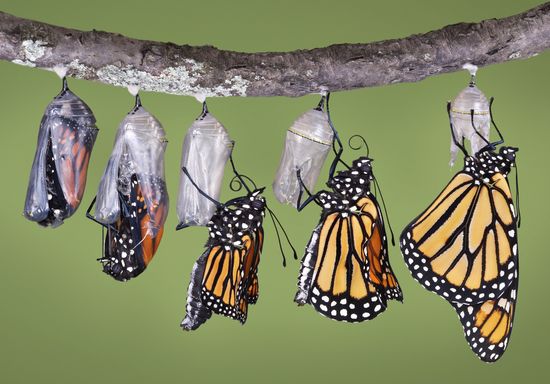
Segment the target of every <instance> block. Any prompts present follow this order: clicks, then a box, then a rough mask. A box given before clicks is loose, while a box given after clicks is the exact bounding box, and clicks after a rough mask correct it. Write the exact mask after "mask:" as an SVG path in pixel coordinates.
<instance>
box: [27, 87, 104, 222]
mask: <svg viewBox="0 0 550 384" xmlns="http://www.w3.org/2000/svg"><path fill="white" fill-rule="evenodd" d="M95 122H96V120H95V117H94V115H93V113H92V111H91V110H90V108H89V107H88V105H86V103H85V102H84V101H82V100H81V99H80V98H79V97H78V96H76V95H75V94H74V93H73V92H71V90H70V89H69V88H68V86H67V79H66V78H65V77H63V88H62V90H61V92H60V93H59V94H58V95H57V96H56V97H55V98H54V99H53V101H52V102H51V103H50V104H49V105H48V107H47V108H46V111H45V112H44V116H43V117H42V121H41V122H40V129H39V132H38V143H37V148H36V153H35V156H34V161H33V164H32V168H31V174H30V177H29V186H28V189H27V198H26V201H25V210H24V214H25V217H26V218H27V219H29V220H32V221H36V222H38V224H40V225H42V226H45V227H47V226H51V227H57V226H59V225H61V224H63V220H65V219H66V218H68V217H70V216H72V214H73V213H75V211H76V209H77V208H78V206H79V205H80V201H81V200H82V196H83V195H84V189H85V187H86V176H87V172H88V163H89V161H90V155H91V154H92V148H93V146H94V142H95V139H96V136H97V132H98V131H99V130H98V129H97V127H96V126H95Z"/></svg>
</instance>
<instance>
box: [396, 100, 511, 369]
mask: <svg viewBox="0 0 550 384" xmlns="http://www.w3.org/2000/svg"><path fill="white" fill-rule="evenodd" d="M492 103H493V99H492V98H491V101H490V106H491V107H492ZM447 111H448V113H449V117H450V112H451V105H450V103H449V104H448V106H447ZM471 112H472V113H471V118H472V126H473V128H474V130H475V131H476V132H477V129H476V127H475V126H474V120H473V119H474V111H473V110H472V111H471ZM490 114H491V123H492V124H493V126H494V127H495V129H496V131H497V132H498V134H499V136H500V140H499V141H497V142H493V143H491V142H489V141H488V140H487V139H485V138H484V137H483V136H482V135H481V134H479V136H480V137H482V139H483V140H484V141H485V142H486V145H485V146H484V147H483V148H481V149H480V150H479V151H478V152H477V153H475V154H474V155H473V156H469V155H468V152H467V151H466V149H465V147H464V145H463V143H460V142H459V141H458V140H457V139H456V137H455V135H454V130H453V126H452V123H451V135H452V138H453V140H454V142H455V144H456V145H457V146H458V147H459V148H460V149H461V151H462V152H463V153H464V156H465V159H464V168H463V170H462V171H460V172H458V173H457V174H456V175H455V176H454V177H453V179H452V180H451V181H450V183H449V184H448V185H447V187H446V188H445V189H444V190H443V192H441V194H440V195H439V196H438V197H437V198H436V199H435V201H434V202H433V203H432V204H431V205H430V206H429V207H428V208H427V209H426V210H425V211H424V212H423V213H421V214H420V215H419V216H418V217H417V218H416V219H414V220H413V221H412V222H411V223H410V224H409V225H408V226H407V227H406V228H405V229H404V230H403V233H402V234H401V242H400V246H401V251H402V253H403V256H404V258H405V261H406V264H407V266H408V268H409V270H410V272H411V273H412V275H413V277H414V278H415V279H416V280H417V281H418V282H420V283H421V284H422V285H423V286H424V288H426V289H427V290H429V291H432V292H435V293H436V294H438V295H439V296H442V297H443V298H445V299H446V300H447V301H449V302H450V303H451V304H452V305H453V306H454V307H455V309H456V310H457V312H458V313H459V317H460V320H461V322H462V324H463V326H464V329H465V332H466V338H467V340H468V342H469V343H470V346H471V347H472V350H473V351H474V352H475V353H476V354H477V355H478V356H479V357H480V358H481V359H482V360H484V361H487V362H492V361H496V360H497V359H498V358H499V357H500V356H501V355H502V353H503V352H504V348H506V345H507V340H508V337H509V334H510V332H511V326H512V319H513V315H514V312H515V310H514V308H515V302H516V296H517V280H518V266H519V265H518V261H519V260H518V243H517V228H518V226H519V213H516V209H515V208H514V203H513V199H512V194H511V192H510V187H509V185H508V180H507V175H508V173H509V172H510V170H511V168H512V167H515V166H516V164H515V159H516V152H517V151H518V148H514V147H506V146H502V147H500V149H499V151H498V152H497V151H496V147H497V146H498V145H501V144H503V143H504V140H503V138H502V134H501V133H500V131H499V130H498V128H497V126H496V124H495V122H494V120H493V118H492V112H491V113H490ZM516 185H517V171H516ZM516 191H517V187H516ZM516 197H517V198H518V196H516ZM518 201H519V200H518ZM501 315H502V316H501ZM497 319H501V320H502V321H503V322H500V320H499V322H496V321H497ZM495 322H496V323H495Z"/></svg>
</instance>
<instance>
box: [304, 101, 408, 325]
mask: <svg viewBox="0 0 550 384" xmlns="http://www.w3.org/2000/svg"><path fill="white" fill-rule="evenodd" d="M327 113H328V96H327ZM329 122H330V125H331V126H332V122H331V121H330V118H329ZM333 129H334V128H333ZM334 133H335V136H334V138H335V140H336V142H337V143H338V144H339V145H340V148H339V150H338V152H337V155H336V158H335V159H334V161H333V163H332V166H331V170H330V173H329V180H328V182H327V185H328V187H329V188H330V189H331V190H332V191H320V192H317V193H316V194H314V195H312V194H311V193H310V192H309V191H308V189H307V187H306V186H305V185H304V184H303V183H302V188H303V190H305V191H306V192H307V193H308V194H309V197H308V198H307V199H306V200H305V201H304V202H303V203H302V204H300V203H299V206H298V210H302V209H303V208H304V207H305V206H306V205H307V204H309V203H310V202H312V201H315V202H316V203H317V204H318V205H319V206H321V207H322V209H323V210H322V213H321V220H320V222H319V225H318V226H317V227H316V228H315V230H314V231H313V233H312V235H311V239H310V240H309V243H308V245H307V247H306V252H305V255H304V257H303V259H302V263H301V269H300V276H299V278H298V291H297V293H296V297H295V299H294V301H295V302H296V303H297V304H298V305H304V304H306V303H307V304H310V305H312V306H313V307H314V308H315V309H316V310H317V311H318V312H319V313H321V314H322V315H324V316H326V317H329V318H331V319H334V320H339V321H347V322H361V321H365V320H370V319H374V318H375V317H376V316H378V315H379V314H380V313H382V312H384V311H385V309H386V307H387V301H388V299H394V300H399V301H402V300H403V294H402V292H401V289H400V287H399V283H398V281H397V278H396V277H395V275H394V273H393V271H392V268H391V266H390V261H389V258H388V245H387V239H386V231H385V227H384V220H383V217H382V212H381V210H380V206H379V205H378V201H377V199H376V197H375V196H374V195H373V193H372V192H371V191H370V188H371V182H373V181H374V182H375V183H376V179H375V178H374V175H373V173H372V159H370V158H369V157H368V156H367V157H360V158H358V159H357V160H355V161H354V162H353V163H352V165H351V167H349V166H347V165H346V166H347V168H348V169H346V170H343V171H340V172H338V174H337V175H336V176H334V171H335V167H336V164H337V163H338V162H341V163H342V164H344V165H345V163H344V162H343V161H341V160H340V156H341V154H342V144H341V142H340V139H339V137H338V135H337V133H336V131H335V130H334ZM354 137H360V136H357V135H356V136H354ZM354 137H352V139H353V138H354ZM361 139H362V138H361ZM363 143H364V144H365V145H366V142H365V141H364V139H363ZM350 146H351V139H350ZM352 148H353V147H352ZM367 148H368V147H367ZM353 149H358V148H353ZM335 152H336V149H335ZM298 179H299V180H300V181H301V177H300V174H299V172H298ZM376 185H377V184H376Z"/></svg>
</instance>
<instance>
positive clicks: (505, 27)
mask: <svg viewBox="0 0 550 384" xmlns="http://www.w3.org/2000/svg"><path fill="white" fill-rule="evenodd" d="M548 48H550V2H548V3H544V4H542V5H540V6H538V7H536V8H533V9H530V10H528V11H526V12H524V13H521V14H518V15H514V16H510V17H506V18H502V19H489V20H484V21H482V22H480V23H459V24H454V25H449V26H446V27H444V28H442V29H439V30H436V31H432V32H428V33H425V34H421V35H412V36H409V37H405V38H402V39H395V40H385V41H379V42H372V43H367V44H336V45H331V46H328V47H324V48H316V49H311V50H298V51H293V52H262V53H243V52H233V51H226V50H220V49H218V48H215V47H212V46H201V47H195V46H189V45H177V44H173V43H162V42H155V41H146V40H137V39H132V38H129V37H125V36H122V35H120V34H116V33H108V32H102V31H96V30H93V31H79V30H75V29H68V28H63V27H58V26H53V25H49V24H45V23H41V22H37V21H32V20H27V19H22V18H19V17H16V16H13V15H10V14H7V13H3V12H0V59H2V60H8V61H11V62H14V63H17V64H22V65H27V66H31V67H37V68H44V69H52V68H53V67H54V66H56V65H64V66H66V67H67V68H68V75H69V76H74V77H77V78H82V79H88V80H97V81H101V82H103V83H107V84H112V85H116V86H128V85H138V86H139V87H140V88H141V89H142V90H145V91H155V92H164V93H171V94H177V95H192V96H195V97H211V96H301V95H305V94H310V93H319V92H322V91H340V90H348V89H354V88H363V87H373V86H380V85H385V84H393V83H400V82H415V81H419V80H422V79H424V78H426V77H428V76H432V75H436V74H440V73H447V72H453V71H456V70H459V69H461V68H462V65H463V64H465V63H467V62H469V63H473V64H475V65H477V66H480V67H481V66H486V65H489V64H494V63H501V62H504V61H507V60H515V59H525V58H529V57H532V56H535V55H537V54H538V53H540V52H542V51H544V50H546V49H548Z"/></svg>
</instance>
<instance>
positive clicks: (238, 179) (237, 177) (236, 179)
mask: <svg viewBox="0 0 550 384" xmlns="http://www.w3.org/2000/svg"><path fill="white" fill-rule="evenodd" d="M233 146H235V142H233ZM229 162H230V163H231V168H232V169H233V173H234V174H235V176H234V177H233V178H232V179H231V182H230V183H229V187H230V188H231V190H232V191H234V192H236V191H239V190H240V189H241V186H243V187H244V189H246V191H247V192H248V193H251V192H252V191H251V189H250V188H249V187H248V185H247V184H246V182H245V181H244V180H245V179H246V180H248V181H250V182H251V183H252V186H253V187H254V189H258V187H257V186H256V183H254V181H252V179H251V178H250V177H248V176H245V175H242V174H240V173H239V172H238V171H237V168H236V167H235V162H234V161H233V151H231V154H230V155H229ZM234 182H238V183H239V184H240V186H239V187H237V188H233V183H234Z"/></svg>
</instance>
